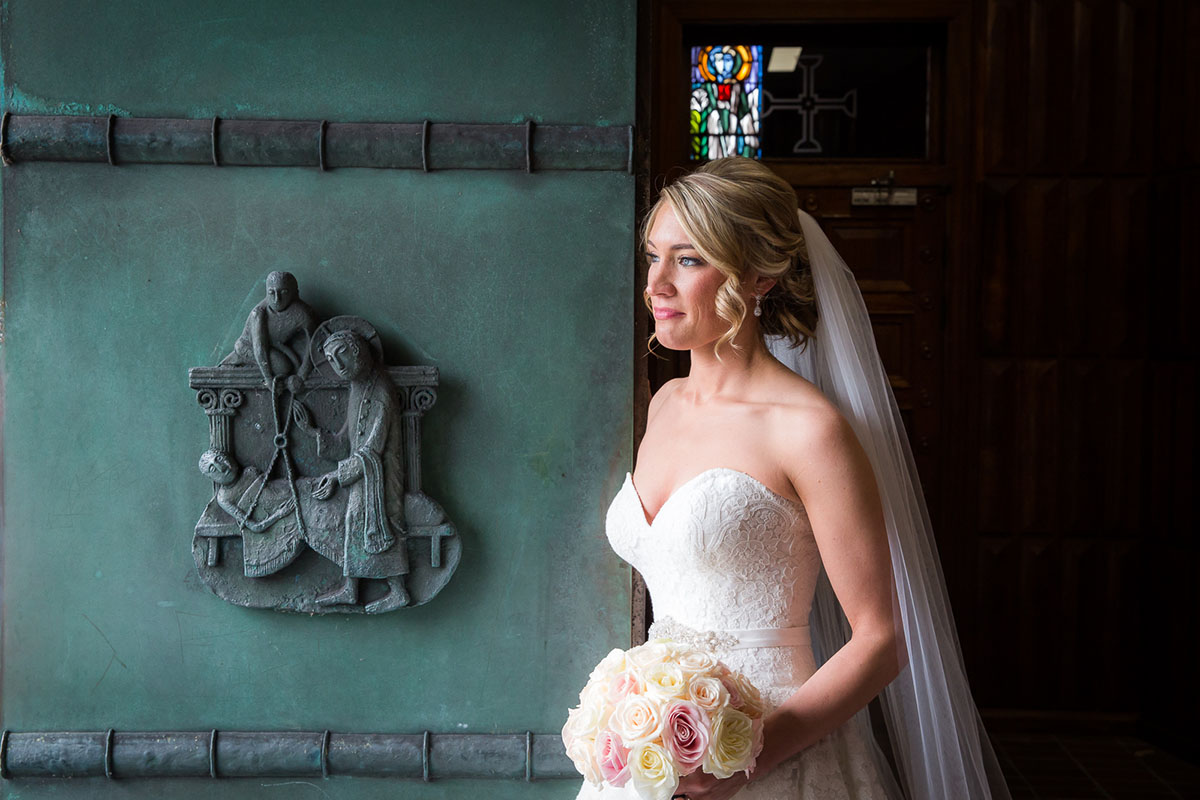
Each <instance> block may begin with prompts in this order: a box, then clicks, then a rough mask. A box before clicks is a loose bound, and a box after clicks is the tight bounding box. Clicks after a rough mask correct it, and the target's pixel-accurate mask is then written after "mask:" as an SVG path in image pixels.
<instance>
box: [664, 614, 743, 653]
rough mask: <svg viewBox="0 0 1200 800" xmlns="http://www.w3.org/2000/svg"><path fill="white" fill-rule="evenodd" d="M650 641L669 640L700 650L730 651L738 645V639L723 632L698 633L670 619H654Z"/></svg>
mask: <svg viewBox="0 0 1200 800" xmlns="http://www.w3.org/2000/svg"><path fill="white" fill-rule="evenodd" d="M648 633H649V637H650V639H670V640H671V641H674V642H679V643H680V644H686V645H690V646H692V647H697V648H699V649H701V650H731V649H733V648H735V647H737V645H738V638H737V637H736V636H734V635H733V634H730V633H726V632H724V631H698V630H696V629H695V628H691V627H688V626H687V625H684V624H683V623H682V622H676V621H675V620H674V619H672V618H671V617H662V618H661V619H656V620H654V622H653V623H652V624H651V625H650V630H649V632H648Z"/></svg>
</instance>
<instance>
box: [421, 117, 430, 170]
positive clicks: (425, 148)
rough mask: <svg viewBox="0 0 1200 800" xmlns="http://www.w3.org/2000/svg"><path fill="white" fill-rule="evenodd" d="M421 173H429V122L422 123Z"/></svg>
mask: <svg viewBox="0 0 1200 800" xmlns="http://www.w3.org/2000/svg"><path fill="white" fill-rule="evenodd" d="M421 171H422V172H429V120H425V121H424V122H422V123H421Z"/></svg>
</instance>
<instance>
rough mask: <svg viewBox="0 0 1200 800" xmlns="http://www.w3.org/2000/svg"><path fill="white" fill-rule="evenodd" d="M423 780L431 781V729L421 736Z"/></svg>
mask: <svg viewBox="0 0 1200 800" xmlns="http://www.w3.org/2000/svg"><path fill="white" fill-rule="evenodd" d="M421 780H423V781H425V782H426V783H429V731H425V735H424V736H423V737H421Z"/></svg>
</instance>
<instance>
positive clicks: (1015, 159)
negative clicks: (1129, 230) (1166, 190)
mask: <svg viewBox="0 0 1200 800" xmlns="http://www.w3.org/2000/svg"><path fill="white" fill-rule="evenodd" d="M1157 13H1158V3H1157V2H1156V0H1116V1H1114V0H1070V1H1068V0H990V2H988V3H987V28H986V34H985V35H986V39H985V47H984V49H983V52H982V62H983V63H982V81H983V86H984V92H985V109H984V113H983V115H982V117H981V119H982V131H981V134H982V136H983V140H984V144H983V158H984V160H983V165H984V169H985V171H986V172H987V173H989V174H997V173H1026V174H1030V173H1033V174H1061V173H1063V172H1074V173H1104V172H1110V171H1120V172H1140V171H1144V170H1146V169H1148V168H1149V167H1150V165H1151V156H1152V153H1153V148H1152V146H1151V141H1150V136H1151V132H1152V131H1153V125H1152V120H1153V116H1154V94H1153V92H1149V91H1146V87H1147V86H1149V85H1151V84H1152V82H1153V80H1154V74H1155V73H1154V70H1155V57H1154V56H1155V52H1154V48H1155V45H1156V41H1155V20H1156V15H1157Z"/></svg>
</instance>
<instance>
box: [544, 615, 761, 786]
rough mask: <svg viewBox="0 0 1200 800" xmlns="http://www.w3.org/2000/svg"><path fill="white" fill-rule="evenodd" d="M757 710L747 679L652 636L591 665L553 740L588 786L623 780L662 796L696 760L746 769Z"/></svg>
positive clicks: (756, 742) (757, 740)
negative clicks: (556, 739) (575, 702)
mask: <svg viewBox="0 0 1200 800" xmlns="http://www.w3.org/2000/svg"><path fill="white" fill-rule="evenodd" d="M764 711H765V709H764V706H763V701H762V697H761V695H760V694H759V692H758V690H757V689H755V688H754V686H753V685H752V684H751V683H750V681H748V680H747V679H746V678H745V677H744V676H743V675H742V674H741V673H738V672H735V671H734V670H731V669H729V668H728V667H727V666H725V665H724V664H722V663H721V662H720V661H718V660H717V659H716V658H714V657H713V655H712V654H711V653H709V652H707V651H705V650H701V649H698V648H696V647H692V646H689V645H685V644H679V643H678V642H674V641H671V640H669V639H655V640H654V641H651V642H647V643H646V644H644V645H641V646H639V647H634V648H632V649H630V650H627V651H621V650H613V651H612V652H610V653H609V654H608V655H607V656H605V657H604V659H603V660H602V661H601V662H600V663H599V664H597V665H596V668H595V669H594V670H592V674H591V676H590V677H589V678H588V682H587V685H586V686H584V687H583V691H582V692H580V693H579V705H578V706H577V707H576V708H572V709H571V710H570V711H569V712H568V714H567V723H566V725H564V726H563V731H562V737H563V744H565V745H566V748H567V755H568V756H569V757H570V758H571V760H572V761H573V762H574V763H575V768H576V769H578V770H579V772H580V773H581V774H582V775H583V777H584V778H585V779H586V780H588V781H589V782H591V783H593V784H595V785H596V786H600V785H602V784H605V783H607V784H609V785H611V786H614V787H621V786H624V785H625V784H626V783H632V785H633V788H634V791H636V792H637V794H638V796H639V797H641V798H643V800H669V798H670V797H671V795H672V794H674V793H675V789H676V788H677V787H678V786H679V779H680V778H681V777H683V776H684V775H690V774H691V773H693V772H694V771H696V770H697V769H701V770H703V771H704V772H707V773H708V774H710V775H715V776H717V777H718V778H728V777H729V776H730V775H732V774H733V773H735V772H738V771H740V770H745V771H746V773H747V775H749V772H750V770H751V769H753V767H754V762H755V759H756V758H757V757H758V754H759V752H760V751H761V750H762V726H763V723H762V717H763V713H764Z"/></svg>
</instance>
